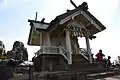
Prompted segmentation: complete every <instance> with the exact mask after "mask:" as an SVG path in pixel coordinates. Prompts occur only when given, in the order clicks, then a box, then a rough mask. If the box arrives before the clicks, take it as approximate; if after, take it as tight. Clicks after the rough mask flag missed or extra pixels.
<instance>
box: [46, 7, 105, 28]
mask: <svg viewBox="0 0 120 80" xmlns="http://www.w3.org/2000/svg"><path fill="white" fill-rule="evenodd" d="M80 10H82V9H81V5H80V6H78V7H77V8H76V9H73V10H68V11H67V12H66V13H64V14H61V15H59V16H57V17H56V18H55V19H54V20H52V21H51V22H50V26H49V27H48V29H50V28H52V27H54V26H55V25H56V24H59V22H60V21H61V20H63V19H64V18H66V17H67V16H70V15H72V14H73V13H75V12H77V11H80ZM84 12H85V13H86V14H87V15H88V16H89V17H90V18H91V19H92V20H93V21H95V23H96V24H98V25H99V26H100V27H101V29H102V30H104V29H106V27H105V26H104V25H103V24H102V23H101V22H100V21H99V20H97V19H96V18H95V17H94V16H93V15H92V14H91V13H90V12H89V11H88V10H87V11H84Z"/></svg>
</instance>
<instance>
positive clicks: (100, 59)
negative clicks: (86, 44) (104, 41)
mask: <svg viewBox="0 0 120 80" xmlns="http://www.w3.org/2000/svg"><path fill="white" fill-rule="evenodd" d="M104 56H105V55H104V54H103V53H102V50H99V52H98V53H97V54H96V57H97V60H96V61H98V62H101V61H103V57H104Z"/></svg>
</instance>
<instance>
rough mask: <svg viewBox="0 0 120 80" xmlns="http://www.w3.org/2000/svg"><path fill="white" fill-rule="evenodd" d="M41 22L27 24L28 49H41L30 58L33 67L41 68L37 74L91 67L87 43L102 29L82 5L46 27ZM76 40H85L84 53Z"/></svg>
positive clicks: (45, 24)
mask: <svg viewBox="0 0 120 80" xmlns="http://www.w3.org/2000/svg"><path fill="white" fill-rule="evenodd" d="M44 20H45V19H44V18H43V19H42V20H41V21H36V20H28V22H30V26H31V28H30V34H29V38H28V45H31V46H40V47H41V48H40V50H38V51H37V52H36V53H35V57H34V64H35V65H40V66H41V67H39V68H37V69H36V70H37V71H45V70H49V71H54V70H70V69H71V66H72V67H74V65H75V64H76V65H77V66H78V64H79V63H80V64H82V63H88V64H89V63H93V57H92V54H91V50H90V43H89V39H93V38H95V36H94V35H95V34H97V33H99V32H101V31H103V30H105V29H106V28H105V26H104V25H103V24H102V23H101V22H100V21H98V20H97V19H96V18H95V17H94V16H93V15H92V14H91V13H90V12H89V11H88V5H87V3H86V2H83V3H82V4H81V5H79V6H76V8H75V9H73V10H67V12H65V13H63V14H61V15H58V16H57V17H56V18H55V19H53V20H52V21H51V22H50V23H46V22H44ZM77 37H85V40H86V48H87V49H86V50H85V49H82V48H80V47H79V44H78V39H77ZM80 66H81V65H80ZM80 66H79V68H80ZM86 66H87V65H86ZM74 69H75V68H74ZM81 69H82V68H81Z"/></svg>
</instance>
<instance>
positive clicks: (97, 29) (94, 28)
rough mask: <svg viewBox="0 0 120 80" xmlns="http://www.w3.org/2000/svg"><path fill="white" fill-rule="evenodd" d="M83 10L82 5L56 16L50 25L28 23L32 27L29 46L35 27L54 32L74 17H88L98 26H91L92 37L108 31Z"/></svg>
mask: <svg viewBox="0 0 120 80" xmlns="http://www.w3.org/2000/svg"><path fill="white" fill-rule="evenodd" d="M82 8H83V7H82V6H81V5H80V6H78V7H77V8H75V9H73V10H68V11H67V12H65V13H63V14H61V15H58V16H56V18H55V19H54V20H52V21H51V22H50V23H46V22H44V21H43V22H41V21H35V20H28V22H30V25H31V29H30V34H29V39H28V44H29V45H30V39H31V36H32V29H33V26H34V27H35V28H36V29H37V30H42V31H48V32H49V31H50V30H53V28H54V29H56V28H57V27H58V26H59V25H62V24H64V23H66V22H67V20H66V19H67V18H68V17H69V19H68V21H69V20H70V19H72V17H73V16H74V17H76V16H79V15H80V14H82V15H84V14H85V15H87V16H88V17H89V18H90V19H89V21H92V22H93V23H94V24H96V25H94V26H93V25H91V26H90V27H92V29H91V31H92V35H94V34H96V33H98V32H101V31H103V30H104V29H106V27H105V26H104V25H103V24H102V23H101V22H100V21H99V20H97V19H96V18H95V17H94V16H93V15H92V14H91V13H90V12H89V11H88V10H83V9H82ZM86 19H88V18H86ZM62 21H63V22H62Z"/></svg>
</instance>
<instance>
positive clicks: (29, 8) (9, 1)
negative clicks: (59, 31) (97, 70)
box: [0, 0, 120, 60]
mask: <svg viewBox="0 0 120 80" xmlns="http://www.w3.org/2000/svg"><path fill="white" fill-rule="evenodd" d="M73 1H74V2H75V3H76V5H80V4H81V3H82V2H83V1H86V2H88V7H89V11H90V12H91V13H92V14H93V15H94V16H95V17H96V18H97V19H98V20H99V21H101V22H102V23H103V24H104V25H105V26H106V28H107V29H106V30H104V31H103V32H101V33H98V34H96V36H97V38H96V39H95V40H92V41H90V43H91V48H92V52H93V53H94V54H96V53H97V52H98V50H99V49H102V50H103V53H104V54H105V55H106V57H107V56H108V55H110V56H112V60H114V59H116V57H117V56H118V55H120V47H119V45H120V42H119V41H120V36H119V34H120V31H119V30H120V27H119V26H120V22H119V21H120V15H119V14H120V1H119V0H73ZM67 9H74V7H73V6H72V5H71V4H70V2H69V0H0V31H1V33H0V40H2V41H3V42H4V44H5V46H6V49H7V50H11V49H12V45H13V43H14V41H16V40H19V41H22V42H23V43H24V44H25V46H26V47H27V48H28V51H29V56H30V58H31V56H33V55H34V54H33V53H34V52H35V51H36V50H37V49H39V47H32V46H28V45H27V40H28V35H29V30H30V26H29V23H28V19H35V13H36V12H38V20H41V19H42V18H43V17H44V18H45V21H46V22H50V21H51V20H53V19H54V18H55V17H56V16H57V15H60V14H62V13H64V12H66V10H67ZM83 40H84V39H82V40H81V39H80V40H79V43H80V45H81V47H85V43H84V41H83Z"/></svg>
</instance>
